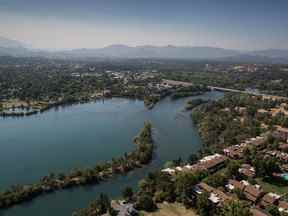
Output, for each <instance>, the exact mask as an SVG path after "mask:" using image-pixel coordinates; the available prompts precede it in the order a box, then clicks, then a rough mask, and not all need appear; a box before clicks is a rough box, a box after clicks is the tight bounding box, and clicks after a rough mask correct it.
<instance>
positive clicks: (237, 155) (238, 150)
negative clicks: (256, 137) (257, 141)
mask: <svg viewBox="0 0 288 216" xmlns="http://www.w3.org/2000/svg"><path fill="white" fill-rule="evenodd" d="M246 147H247V145H246V144H245V143H242V144H240V145H233V146H230V147H228V148H225V149H224V150H223V152H224V154H225V155H226V156H228V157H230V158H232V159H241V158H243V152H244V149H245V148H246Z"/></svg>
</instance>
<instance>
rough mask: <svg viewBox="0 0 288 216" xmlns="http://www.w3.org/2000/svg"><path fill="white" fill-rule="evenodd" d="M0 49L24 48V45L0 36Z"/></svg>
mask: <svg viewBox="0 0 288 216" xmlns="http://www.w3.org/2000/svg"><path fill="white" fill-rule="evenodd" d="M0 47H5V48H24V45H23V44H22V43H21V42H19V41H17V40H12V39H8V38H6V37H2V36H0Z"/></svg>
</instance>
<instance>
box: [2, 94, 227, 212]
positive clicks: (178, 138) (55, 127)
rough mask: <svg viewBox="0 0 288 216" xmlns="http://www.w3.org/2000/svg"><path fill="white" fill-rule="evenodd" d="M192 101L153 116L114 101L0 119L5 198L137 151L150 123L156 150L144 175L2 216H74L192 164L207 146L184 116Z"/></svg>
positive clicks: (172, 103) (59, 195)
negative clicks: (179, 164) (154, 175)
mask: <svg viewBox="0 0 288 216" xmlns="http://www.w3.org/2000/svg"><path fill="white" fill-rule="evenodd" d="M221 96H222V93H219V92H209V93H206V94H205V95H203V96H198V98H199V97H201V98H204V99H217V98H219V97H221ZM192 98H197V97H192ZM190 99H191V98H190ZM187 100H189V98H185V99H179V100H170V98H165V99H164V100H162V101H160V102H159V103H158V104H157V105H156V106H155V107H154V108H153V109H152V110H147V109H145V107H144V106H143V101H138V100H130V99H123V98H113V99H108V100H105V101H98V102H95V103H87V104H79V105H73V106H69V107H65V108H59V109H57V110H50V111H48V112H46V113H43V114H39V115H35V116H30V117H24V118H18V119H15V118H5V119H1V120H0V145H1V151H0V170H1V175H0V191H3V190H5V189H7V188H8V187H9V186H11V185H15V184H29V183H33V182H36V181H39V179H40V177H42V176H45V175H47V174H49V173H50V172H54V173H60V172H68V171H70V170H71V169H73V168H86V167H91V166H94V165H95V164H96V163H97V162H100V161H106V160H111V159H112V158H113V157H114V158H117V157H119V156H122V155H123V154H124V153H125V152H129V151H132V150H133V149H134V148H135V146H134V145H133V142H132V140H133V137H135V136H136V135H137V133H138V132H139V130H140V129H141V128H142V127H143V123H144V121H147V120H148V121H151V123H152V126H153V138H154V141H155V144H156V149H155V157H154V160H153V161H152V163H151V164H150V165H148V166H146V167H144V168H141V169H138V170H135V171H133V172H131V173H128V174H127V175H125V176H118V177H115V178H113V179H111V180H109V181H107V182H102V183H101V184H99V185H95V186H87V187H79V188H74V189H71V190H65V191H59V192H56V193H52V194H47V195H43V196H41V197H38V198H36V199H34V200H33V201H32V202H28V203H24V204H22V205H19V206H15V207H13V208H10V209H8V210H6V211H2V212H0V215H1V216H2V215H3V216H4V215H5V216H52V215H53V216H66V215H67V216H70V215H71V213H72V212H73V210H75V209H79V208H83V207H85V206H87V204H88V203H89V202H90V201H91V200H93V199H95V198H96V197H97V196H98V195H99V193H101V192H103V193H107V194H109V195H110V196H111V197H112V198H113V197H117V196H119V195H120V194H121V191H122V190H123V188H125V187H126V186H133V187H136V186H137V183H138V181H139V179H141V178H142V177H144V176H145V175H146V174H147V173H148V172H150V171H153V170H155V169H157V168H160V167H161V166H163V164H164V163H165V161H167V160H173V159H177V158H178V157H182V158H183V159H187V157H188V156H189V155H190V154H191V153H193V152H196V151H197V150H199V149H200V148H201V146H202V143H201V140H200V138H199V136H198V133H197V129H196V128H195V127H194V125H193V124H192V121H191V119H190V117H189V112H185V111H184V107H185V103H186V101H187Z"/></svg>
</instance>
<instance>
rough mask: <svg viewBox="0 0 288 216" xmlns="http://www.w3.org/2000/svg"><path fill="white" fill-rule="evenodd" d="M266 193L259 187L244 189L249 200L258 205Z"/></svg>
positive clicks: (251, 186)
mask: <svg viewBox="0 0 288 216" xmlns="http://www.w3.org/2000/svg"><path fill="white" fill-rule="evenodd" d="M263 194H264V192H263V191H262V190H261V189H260V187H258V186H257V185H247V186H246V187H245V189H244V195H245V197H246V199H247V200H249V201H251V202H253V203H256V202H257V201H258V200H259V199H260V198H261V197H262V196H263Z"/></svg>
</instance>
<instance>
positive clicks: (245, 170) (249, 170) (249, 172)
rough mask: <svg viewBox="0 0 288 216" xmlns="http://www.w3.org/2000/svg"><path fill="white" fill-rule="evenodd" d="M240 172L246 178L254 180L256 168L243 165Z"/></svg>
mask: <svg viewBox="0 0 288 216" xmlns="http://www.w3.org/2000/svg"><path fill="white" fill-rule="evenodd" d="M238 172H239V173H240V174H241V175H243V176H245V177H251V178H253V177H255V175H256V171H255V168H254V167H252V166H251V165H250V164H242V165H241V167H240V168H239V170H238Z"/></svg>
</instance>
